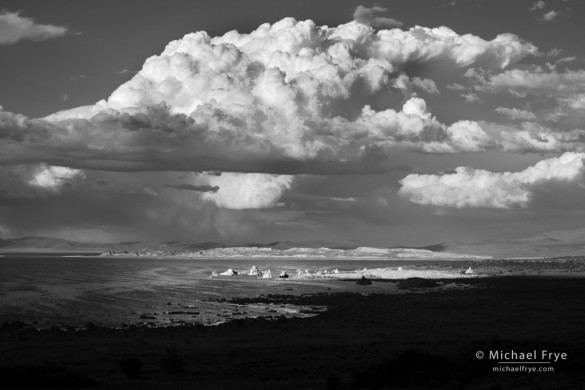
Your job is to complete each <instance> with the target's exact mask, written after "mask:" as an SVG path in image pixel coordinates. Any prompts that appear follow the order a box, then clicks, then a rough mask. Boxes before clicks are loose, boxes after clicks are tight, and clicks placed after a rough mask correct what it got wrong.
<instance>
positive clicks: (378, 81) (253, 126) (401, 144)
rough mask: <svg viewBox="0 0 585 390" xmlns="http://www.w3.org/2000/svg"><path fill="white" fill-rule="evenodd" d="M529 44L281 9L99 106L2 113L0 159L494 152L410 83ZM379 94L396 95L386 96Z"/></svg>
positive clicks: (181, 56)
mask: <svg viewBox="0 0 585 390" xmlns="http://www.w3.org/2000/svg"><path fill="white" fill-rule="evenodd" d="M534 53H536V48H535V47H534V46H533V45H531V44H529V43H526V42H524V41H522V40H520V39H519V38H518V37H516V36H514V35H510V34H502V35H498V36H497V37H496V38H494V39H493V40H491V41H486V40H483V39H481V38H479V37H476V36H473V35H463V36H461V35H458V34H457V33H455V32H454V31H452V30H450V29H449V28H447V27H439V28H434V29H430V28H424V27H414V28H412V29H410V30H408V31H403V30H400V29H389V30H379V31H377V30H375V29H374V28H373V27H371V26H368V25H366V24H363V23H360V22H358V21H352V22H350V23H347V24H344V25H340V26H338V27H326V26H317V25H315V23H314V22H312V21H310V20H307V21H300V22H299V21H296V20H294V19H292V18H286V19H283V20H281V21H279V22H277V23H274V24H272V25H270V24H263V25H261V26H260V27H258V29H256V30H255V31H252V32H251V33H249V34H242V33H238V32H236V31H231V32H228V33H226V34H225V35H223V36H220V37H213V38H212V37H210V36H209V35H208V34H207V33H205V32H197V33H193V34H188V35H186V36H185V37H183V38H182V39H180V40H177V41H173V42H171V43H169V44H168V46H167V47H166V48H165V49H164V51H163V52H162V53H161V54H160V55H157V56H153V57H151V58H149V59H147V60H146V62H145V63H144V66H143V67H142V69H141V70H140V71H139V72H138V73H137V74H136V75H135V76H134V77H133V78H132V79H131V80H130V81H128V82H127V83H125V84H123V85H121V86H120V87H119V88H118V89H117V90H115V91H114V92H113V93H112V95H111V96H110V97H109V98H108V99H107V100H103V101H100V102H98V103H97V104H95V105H92V106H86V107H79V108H76V109H72V110H68V111H63V112H59V113H56V114H53V115H51V116H49V117H48V118H46V119H44V120H32V119H28V118H24V117H20V116H16V115H13V114H10V113H7V112H1V113H0V115H1V116H2V119H1V123H2V129H0V131H3V132H6V131H7V129H6V127H5V126H4V124H9V125H8V126H10V130H8V131H9V132H10V134H11V136H9V137H5V138H2V141H0V142H1V143H2V148H3V150H5V151H6V152H4V153H3V154H2V155H0V162H1V163H4V164H6V163H15V162H46V163H49V164H52V165H66V166H70V167H73V168H94V169H109V170H191V171H202V170H220V171H224V172H249V173H268V174H296V173H318V174H326V173H352V172H373V171H380V170H383V169H385V167H384V164H385V161H386V158H387V156H389V155H391V154H392V150H395V149H406V150H416V151H423V152H434V153H453V152H457V151H480V150H485V149H486V148H487V147H489V146H490V145H492V141H491V140H490V139H489V137H488V136H487V135H486V133H484V132H483V130H482V129H481V127H480V126H479V125H478V124H477V123H475V122H470V121H461V122H457V123H453V124H443V123H440V122H439V121H438V120H437V119H435V117H433V116H432V115H431V113H429V112H428V110H427V107H426V104H425V102H424V100H423V99H422V98H420V97H413V96H412V94H411V91H412V86H415V87H417V88H421V90H427V91H430V92H431V93H438V91H437V89H436V85H435V84H434V83H433V82H432V80H430V79H428V78H426V77H427V76H428V75H430V74H432V73H433V71H434V70H433V69H435V68H442V69H449V70H451V71H460V72H463V71H465V70H466V69H469V68H470V67H481V68H483V69H494V70H500V69H503V68H506V67H507V66H509V65H510V64H513V63H515V62H517V61H518V60H520V59H522V58H523V57H525V56H528V55H531V54H534ZM415 68H416V76H414V74H411V69H415ZM384 96H394V101H396V100H398V101H399V105H398V106H397V107H396V106H390V107H389V106H388V105H386V106H384V105H383V104H381V103H380V102H383V101H384ZM400 106H402V108H400ZM41 145H42V147H40V146H41ZM81 155H83V158H80V157H79V156H81ZM113 156H115V158H113ZM15 160H19V161H15Z"/></svg>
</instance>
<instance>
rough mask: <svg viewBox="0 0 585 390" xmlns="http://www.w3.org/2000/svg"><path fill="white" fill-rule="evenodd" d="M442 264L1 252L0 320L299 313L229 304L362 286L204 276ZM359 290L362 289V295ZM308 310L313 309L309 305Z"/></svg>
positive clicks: (385, 286) (198, 318) (197, 319)
mask: <svg viewBox="0 0 585 390" xmlns="http://www.w3.org/2000/svg"><path fill="white" fill-rule="evenodd" d="M454 264H455V263H454V262H445V261H431V262H429V261H389V260H387V261H380V260H375V261H369V260H355V261H353V260H341V261H340V260H296V259H295V260H283V259H279V260H274V259H236V260H234V259H168V258H167V259H152V258H143V257H139V258H136V257H132V258H119V257H116V258H111V257H87V256H84V257H67V256H63V255H54V254H53V255H41V254H37V255H5V257H0V322H5V321H17V320H18V321H25V322H35V323H36V324H35V325H37V326H38V327H46V326H50V325H53V324H67V325H75V326H78V325H82V324H85V323H87V322H89V321H92V322H99V323H102V324H106V325H110V326H120V324H122V323H125V324H136V323H150V324H152V325H172V324H177V323H181V321H183V322H187V323H202V324H206V325H209V324H214V323H218V322H222V321H225V320H227V319H231V318H238V317H257V316H279V315H286V316H290V315H302V311H303V310H304V309H307V308H298V307H292V306H273V305H248V306H241V305H234V304H230V303H226V302H221V300H223V299H229V298H234V297H254V296H260V295H263V294H284V293H286V294H305V293H318V292H326V291H327V292H330V291H340V290H342V291H361V290H363V286H356V285H355V284H354V283H353V282H347V281H336V280H290V279H288V280H278V279H272V280H259V279H257V278H256V277H253V276H247V275H239V276H237V277H217V278H212V279H210V278H209V275H210V274H211V272H212V271H214V270H215V271H217V272H223V271H225V270H226V269H228V268H232V269H234V270H236V271H242V272H244V273H245V274H247V271H248V270H249V269H250V268H251V267H252V266H253V265H256V266H257V267H258V268H260V269H271V271H272V275H273V276H277V275H278V274H279V273H280V271H283V270H284V271H287V272H289V273H294V272H295V270H296V269H298V268H301V269H310V270H317V269H329V270H333V269H335V268H337V269H339V270H340V271H344V270H355V269H361V268H385V267H398V266H403V267H405V266H408V267H433V268H434V267H438V268H440V267H444V266H454ZM360 289H361V290H360ZM392 289H395V286H394V285H393V284H392V283H375V284H374V285H373V286H368V290H367V291H368V292H389V291H391V290H392ZM309 309H310V308H309Z"/></svg>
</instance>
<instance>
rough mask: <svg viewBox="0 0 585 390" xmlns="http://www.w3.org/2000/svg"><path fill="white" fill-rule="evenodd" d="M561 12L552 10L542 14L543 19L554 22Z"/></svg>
mask: <svg viewBox="0 0 585 390" xmlns="http://www.w3.org/2000/svg"><path fill="white" fill-rule="evenodd" d="M558 16H559V13H558V12H556V11H550V12H547V13H546V14H544V15H542V20H543V21H544V22H552V21H554V20H555V19H556V18H558Z"/></svg>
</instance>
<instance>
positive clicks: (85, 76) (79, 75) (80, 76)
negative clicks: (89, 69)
mask: <svg viewBox="0 0 585 390" xmlns="http://www.w3.org/2000/svg"><path fill="white" fill-rule="evenodd" d="M90 78H91V77H90V76H88V75H86V74H77V75H73V76H71V80H85V79H90Z"/></svg>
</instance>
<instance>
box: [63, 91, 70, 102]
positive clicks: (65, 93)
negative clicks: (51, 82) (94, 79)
mask: <svg viewBox="0 0 585 390" xmlns="http://www.w3.org/2000/svg"><path fill="white" fill-rule="evenodd" d="M67 99H69V94H68V93H67V92H61V101H64V102H66V101H67Z"/></svg>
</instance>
